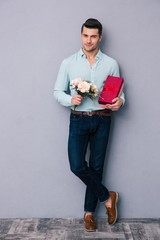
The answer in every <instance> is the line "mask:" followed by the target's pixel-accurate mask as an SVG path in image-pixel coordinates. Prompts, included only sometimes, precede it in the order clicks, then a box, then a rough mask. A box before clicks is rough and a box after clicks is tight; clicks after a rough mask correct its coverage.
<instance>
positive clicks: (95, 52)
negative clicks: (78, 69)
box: [82, 48, 99, 59]
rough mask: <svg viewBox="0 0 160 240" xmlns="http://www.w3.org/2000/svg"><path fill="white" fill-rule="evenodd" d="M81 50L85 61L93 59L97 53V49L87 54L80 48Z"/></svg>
mask: <svg viewBox="0 0 160 240" xmlns="http://www.w3.org/2000/svg"><path fill="white" fill-rule="evenodd" d="M82 50H83V52H84V54H85V55H86V57H87V59H94V58H95V56H96V55H97V53H98V51H99V49H98V48H97V49H95V50H94V51H92V52H87V51H86V50H85V49H84V48H82Z"/></svg>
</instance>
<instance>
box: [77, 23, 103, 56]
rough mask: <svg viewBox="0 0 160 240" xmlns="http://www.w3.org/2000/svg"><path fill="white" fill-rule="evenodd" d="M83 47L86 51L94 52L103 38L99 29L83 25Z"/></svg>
mask: <svg viewBox="0 0 160 240" xmlns="http://www.w3.org/2000/svg"><path fill="white" fill-rule="evenodd" d="M81 39H82V45H83V49H84V50H85V51H86V52H93V51H94V50H97V49H98V43H99V42H100V41H101V39H102V35H101V36H99V33H98V29H97V28H96V29H94V28H86V27H83V32H82V33H81Z"/></svg>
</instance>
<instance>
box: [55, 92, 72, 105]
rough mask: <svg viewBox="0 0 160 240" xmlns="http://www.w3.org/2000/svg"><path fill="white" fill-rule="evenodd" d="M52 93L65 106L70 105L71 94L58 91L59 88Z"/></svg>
mask: <svg viewBox="0 0 160 240" xmlns="http://www.w3.org/2000/svg"><path fill="white" fill-rule="evenodd" d="M53 95H54V97H55V99H56V100H57V101H58V102H59V103H60V104H61V105H63V106H65V107H71V106H72V104H71V99H72V97H71V95H69V94H67V93H65V92H63V91H60V90H54V92H53Z"/></svg>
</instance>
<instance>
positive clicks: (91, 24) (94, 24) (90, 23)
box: [81, 18, 102, 36]
mask: <svg viewBox="0 0 160 240" xmlns="http://www.w3.org/2000/svg"><path fill="white" fill-rule="evenodd" d="M83 27H86V28H96V29H98V33H99V36H101V34H102V24H101V23H100V22H99V21H98V20H97V19H95V18H89V19H87V20H86V21H85V23H83V25H82V27H81V33H82V32H83Z"/></svg>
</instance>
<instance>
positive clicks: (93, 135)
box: [68, 113, 111, 212]
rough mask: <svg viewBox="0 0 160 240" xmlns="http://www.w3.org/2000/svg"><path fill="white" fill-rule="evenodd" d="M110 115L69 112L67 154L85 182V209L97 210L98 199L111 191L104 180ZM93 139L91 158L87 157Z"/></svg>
mask: <svg viewBox="0 0 160 240" xmlns="http://www.w3.org/2000/svg"><path fill="white" fill-rule="evenodd" d="M110 124H111V117H108V116H100V115H93V116H87V115H82V114H73V113H71V115H70V127H69V139H68V156H69V162H70V168H71V171H72V172H73V173H74V174H75V175H76V176H77V177H79V178H80V179H81V180H82V181H83V182H84V183H85V184H86V194H85V203H84V211H85V212H95V209H96V206H97V202H98V200H99V201H100V202H104V201H106V200H107V199H108V198H109V196H110V194H109V191H108V189H107V188H106V187H105V186H104V185H103V184H102V174H103V165H104V159H105V153H106V147H107V143H108V138H109V131H110ZM88 143H90V158H89V162H88V163H87V161H86V160H85V155H86V150H87V146H88Z"/></svg>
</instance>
